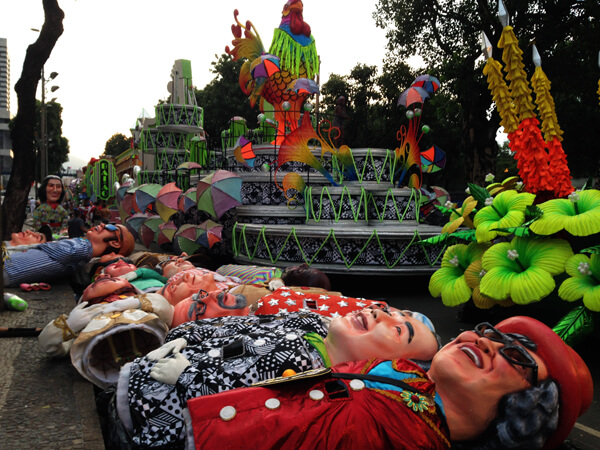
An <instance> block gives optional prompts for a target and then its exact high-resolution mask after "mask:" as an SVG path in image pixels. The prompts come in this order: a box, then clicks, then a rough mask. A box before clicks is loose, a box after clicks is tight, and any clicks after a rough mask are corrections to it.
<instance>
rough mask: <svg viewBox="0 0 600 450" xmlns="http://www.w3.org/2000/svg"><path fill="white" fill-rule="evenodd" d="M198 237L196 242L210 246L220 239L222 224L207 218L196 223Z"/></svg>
mask: <svg viewBox="0 0 600 450" xmlns="http://www.w3.org/2000/svg"><path fill="white" fill-rule="evenodd" d="M198 228H199V229H200V230H198V238H197V239H196V243H198V244H200V245H202V246H203V247H206V248H211V247H212V246H213V245H214V244H216V243H217V242H219V241H220V240H221V232H222V231H223V226H222V225H219V224H218V223H215V222H213V221H212V220H207V221H205V222H202V223H201V224H200V225H198Z"/></svg>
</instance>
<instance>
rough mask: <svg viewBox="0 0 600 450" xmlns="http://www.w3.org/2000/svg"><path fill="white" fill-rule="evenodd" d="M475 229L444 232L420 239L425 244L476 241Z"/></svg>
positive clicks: (452, 243) (420, 242)
mask: <svg viewBox="0 0 600 450" xmlns="http://www.w3.org/2000/svg"><path fill="white" fill-rule="evenodd" d="M474 241H475V230H459V231H455V232H454V233H442V234H440V235H438V236H433V237H430V238H428V239H423V240H422V241H419V244H423V245H454V244H459V243H461V242H474Z"/></svg>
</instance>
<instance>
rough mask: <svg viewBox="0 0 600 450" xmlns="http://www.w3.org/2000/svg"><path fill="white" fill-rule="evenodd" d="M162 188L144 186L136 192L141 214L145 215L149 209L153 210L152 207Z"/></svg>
mask: <svg viewBox="0 0 600 450" xmlns="http://www.w3.org/2000/svg"><path fill="white" fill-rule="evenodd" d="M161 188H162V185H160V184H142V185H141V186H139V187H138V188H137V189H136V190H135V203H136V204H137V207H138V208H139V210H140V212H142V213H144V212H146V210H148V209H150V210H152V209H153V208H152V206H151V205H152V204H153V203H154V202H155V200H156V196H157V195H158V192H159V191H160V190H161Z"/></svg>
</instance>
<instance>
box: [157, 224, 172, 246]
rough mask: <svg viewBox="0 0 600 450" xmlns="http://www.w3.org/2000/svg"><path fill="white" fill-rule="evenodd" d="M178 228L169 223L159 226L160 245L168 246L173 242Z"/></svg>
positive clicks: (158, 241) (158, 242)
mask: <svg viewBox="0 0 600 450" xmlns="http://www.w3.org/2000/svg"><path fill="white" fill-rule="evenodd" d="M176 231H177V226H176V225H175V224H174V223H173V222H172V221H169V222H167V223H163V224H161V225H159V226H158V237H157V239H156V241H157V244H158V245H163V244H167V243H169V242H172V241H173V237H174V236H175V232H176Z"/></svg>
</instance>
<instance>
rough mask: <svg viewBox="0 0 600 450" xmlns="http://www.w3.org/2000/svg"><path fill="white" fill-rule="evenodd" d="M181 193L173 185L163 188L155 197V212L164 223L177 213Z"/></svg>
mask: <svg viewBox="0 0 600 450" xmlns="http://www.w3.org/2000/svg"><path fill="white" fill-rule="evenodd" d="M182 192H183V191H182V190H181V189H179V188H178V187H177V185H176V184H175V183H169V184H166V185H165V186H163V187H162V188H161V189H160V191H158V194H157V195H156V212H157V213H158V215H159V216H160V217H161V218H162V220H163V221H164V222H167V221H168V220H169V218H170V217H171V216H172V215H173V214H175V213H176V212H177V211H178V209H179V208H178V203H179V197H180V196H181V193H182Z"/></svg>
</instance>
